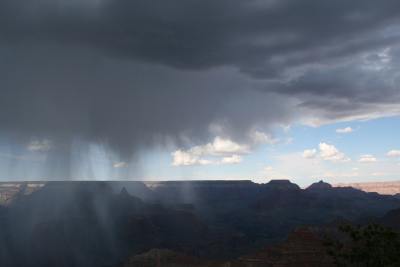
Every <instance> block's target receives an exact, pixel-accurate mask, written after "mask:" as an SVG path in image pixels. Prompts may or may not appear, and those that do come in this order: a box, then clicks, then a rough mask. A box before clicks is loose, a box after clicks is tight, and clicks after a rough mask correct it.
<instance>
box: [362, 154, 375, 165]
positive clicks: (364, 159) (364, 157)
mask: <svg viewBox="0 0 400 267" xmlns="http://www.w3.org/2000/svg"><path fill="white" fill-rule="evenodd" d="M376 161H377V159H376V158H375V157H374V156H373V155H370V154H365V155H361V156H360V159H359V160H358V162H361V163H373V162H376Z"/></svg>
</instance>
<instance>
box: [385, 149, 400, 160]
mask: <svg viewBox="0 0 400 267" xmlns="http://www.w3.org/2000/svg"><path fill="white" fill-rule="evenodd" d="M386 155H387V156H388V157H391V158H397V157H400V150H390V151H389V152H388V153H387V154H386Z"/></svg>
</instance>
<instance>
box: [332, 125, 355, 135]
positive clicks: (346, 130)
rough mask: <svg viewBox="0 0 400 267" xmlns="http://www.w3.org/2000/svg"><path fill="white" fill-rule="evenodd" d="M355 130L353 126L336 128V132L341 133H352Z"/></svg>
mask: <svg viewBox="0 0 400 267" xmlns="http://www.w3.org/2000/svg"><path fill="white" fill-rule="evenodd" d="M353 131H354V130H353V128H351V127H346V128H339V129H336V132H337V133H340V134H347V133H352V132H353Z"/></svg>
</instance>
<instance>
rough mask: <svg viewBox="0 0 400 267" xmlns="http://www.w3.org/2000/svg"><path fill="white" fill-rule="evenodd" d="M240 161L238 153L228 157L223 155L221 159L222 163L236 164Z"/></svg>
mask: <svg viewBox="0 0 400 267" xmlns="http://www.w3.org/2000/svg"><path fill="white" fill-rule="evenodd" d="M240 162H242V157H241V156H239V155H232V156H230V157H224V158H222V160H221V163H222V164H238V163H240Z"/></svg>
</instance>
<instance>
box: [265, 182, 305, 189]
mask: <svg viewBox="0 0 400 267" xmlns="http://www.w3.org/2000/svg"><path fill="white" fill-rule="evenodd" d="M265 187H266V188H270V189H275V190H300V187H299V186H298V185H297V184H294V183H292V182H290V181H289V180H271V181H269V182H268V183H266V184H265Z"/></svg>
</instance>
